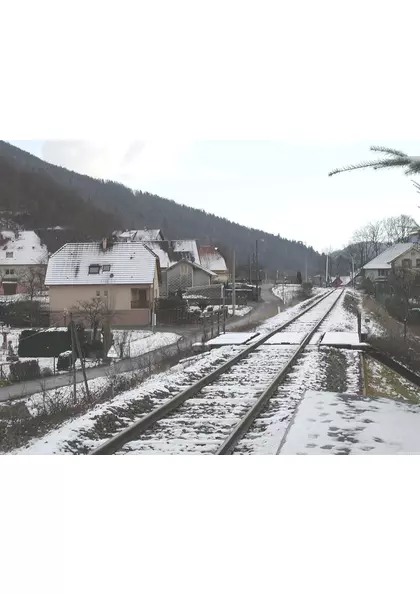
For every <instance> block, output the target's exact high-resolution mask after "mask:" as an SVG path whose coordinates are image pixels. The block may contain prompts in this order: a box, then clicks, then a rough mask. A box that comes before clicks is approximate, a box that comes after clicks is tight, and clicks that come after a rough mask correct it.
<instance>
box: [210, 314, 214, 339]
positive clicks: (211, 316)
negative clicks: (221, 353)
mask: <svg viewBox="0 0 420 594" xmlns="http://www.w3.org/2000/svg"><path fill="white" fill-rule="evenodd" d="M213 322H214V316H213V312H211V314H210V324H211V337H212V338H214V334H213V332H214V328H213Z"/></svg>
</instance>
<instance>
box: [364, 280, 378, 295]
mask: <svg viewBox="0 0 420 594" xmlns="http://www.w3.org/2000/svg"><path fill="white" fill-rule="evenodd" d="M362 289H363V291H365V292H366V293H367V294H368V295H374V294H375V285H374V284H373V282H372V281H371V280H370V278H368V277H366V278H364V279H363V281H362Z"/></svg>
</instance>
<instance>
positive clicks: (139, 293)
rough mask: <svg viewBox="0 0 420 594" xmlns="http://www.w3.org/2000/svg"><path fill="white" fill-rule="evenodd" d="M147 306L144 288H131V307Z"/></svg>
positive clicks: (143, 307) (144, 307)
mask: <svg viewBox="0 0 420 594" xmlns="http://www.w3.org/2000/svg"><path fill="white" fill-rule="evenodd" d="M148 307H149V304H148V302H147V291H146V289H131V309H146V308H148Z"/></svg>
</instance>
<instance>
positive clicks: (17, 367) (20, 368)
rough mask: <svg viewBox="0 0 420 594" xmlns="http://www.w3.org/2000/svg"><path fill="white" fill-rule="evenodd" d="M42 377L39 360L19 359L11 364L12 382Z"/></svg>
mask: <svg viewBox="0 0 420 594" xmlns="http://www.w3.org/2000/svg"><path fill="white" fill-rule="evenodd" d="M40 377H41V370H40V368H39V363H38V361H17V362H16V363H11V365H10V379H11V380H12V382H25V381H28V380H33V379H38V378H40Z"/></svg>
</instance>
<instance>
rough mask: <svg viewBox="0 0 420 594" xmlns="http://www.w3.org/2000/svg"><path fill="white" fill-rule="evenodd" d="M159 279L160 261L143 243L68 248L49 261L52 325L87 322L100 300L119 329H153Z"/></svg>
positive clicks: (105, 241)
mask: <svg viewBox="0 0 420 594" xmlns="http://www.w3.org/2000/svg"><path fill="white" fill-rule="evenodd" d="M160 280H161V279H160V266H159V259H158V258H157V257H156V255H155V254H154V253H153V252H152V251H151V250H150V249H149V248H147V247H146V246H145V245H144V244H143V243H142V242H109V241H107V240H106V239H104V240H103V241H101V242H91V243H67V244H66V245H64V246H63V247H62V248H60V249H59V250H58V251H57V252H56V253H55V254H53V255H52V256H51V258H50V260H49V262H48V268H47V274H46V278H45V284H46V286H47V287H49V293H50V314H51V315H50V320H51V324H57V323H58V324H63V323H65V320H66V319H67V320H68V314H69V313H73V314H74V316H75V319H77V318H79V317H83V315H82V313H83V309H84V308H85V304H86V303H94V300H98V299H99V300H101V301H103V303H104V305H105V306H106V310H107V311H109V312H110V315H111V316H112V324H113V325H114V326H121V327H129V328H136V327H141V326H148V325H149V324H150V323H151V316H152V307H153V300H154V299H157V298H158V297H159V284H160ZM85 309H86V308H85Z"/></svg>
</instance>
